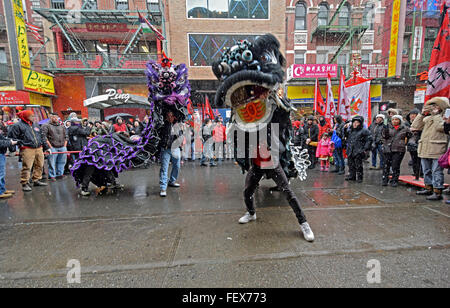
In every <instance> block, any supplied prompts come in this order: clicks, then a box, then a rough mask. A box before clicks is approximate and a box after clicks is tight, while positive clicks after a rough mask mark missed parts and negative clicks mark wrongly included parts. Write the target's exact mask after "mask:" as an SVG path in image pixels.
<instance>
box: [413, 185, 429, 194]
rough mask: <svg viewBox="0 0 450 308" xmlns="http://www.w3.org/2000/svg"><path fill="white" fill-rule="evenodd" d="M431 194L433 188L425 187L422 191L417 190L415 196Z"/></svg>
mask: <svg viewBox="0 0 450 308" xmlns="http://www.w3.org/2000/svg"><path fill="white" fill-rule="evenodd" d="M432 194H433V186H431V185H425V188H424V189H422V190H418V191H417V192H416V195H418V196H431V195H432Z"/></svg>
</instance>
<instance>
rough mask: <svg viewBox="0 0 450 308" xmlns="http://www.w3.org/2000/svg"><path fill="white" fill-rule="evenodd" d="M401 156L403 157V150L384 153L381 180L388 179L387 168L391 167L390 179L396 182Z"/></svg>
mask: <svg viewBox="0 0 450 308" xmlns="http://www.w3.org/2000/svg"><path fill="white" fill-rule="evenodd" d="M403 157H405V152H391V153H384V168H383V181H385V182H387V181H388V179H389V170H390V169H391V167H392V181H393V182H398V177H399V176H400V165H401V164H402V160H403Z"/></svg>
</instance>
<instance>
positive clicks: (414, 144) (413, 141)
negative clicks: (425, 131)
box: [405, 109, 423, 181]
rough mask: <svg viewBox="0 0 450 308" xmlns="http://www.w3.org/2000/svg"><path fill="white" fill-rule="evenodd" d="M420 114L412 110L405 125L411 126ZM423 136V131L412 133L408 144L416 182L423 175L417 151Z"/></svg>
mask: <svg viewBox="0 0 450 308" xmlns="http://www.w3.org/2000/svg"><path fill="white" fill-rule="evenodd" d="M419 113H420V110H419V109H413V110H411V111H410V112H409V113H408V115H407V116H406V121H407V122H406V123H405V125H409V126H411V125H412V123H413V122H414V120H415V118H416V116H417V115H418V114H419ZM421 136H422V131H414V132H412V135H411V137H410V138H409V139H408V144H407V150H408V152H409V155H411V160H412V168H413V174H414V177H415V179H416V181H418V180H419V178H420V175H421V174H423V172H422V166H421V160H420V157H419V155H418V154H417V149H418V148H419V140H420V137H421Z"/></svg>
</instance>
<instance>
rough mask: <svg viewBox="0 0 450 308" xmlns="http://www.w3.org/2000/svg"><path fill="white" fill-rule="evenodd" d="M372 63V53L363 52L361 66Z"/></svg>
mask: <svg viewBox="0 0 450 308" xmlns="http://www.w3.org/2000/svg"><path fill="white" fill-rule="evenodd" d="M371 63H372V53H371V52H363V53H362V54H361V64H371Z"/></svg>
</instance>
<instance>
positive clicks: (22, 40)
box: [11, 0, 30, 68]
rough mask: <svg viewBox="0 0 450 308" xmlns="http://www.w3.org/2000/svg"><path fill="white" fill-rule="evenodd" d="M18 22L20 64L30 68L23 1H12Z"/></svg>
mask: <svg viewBox="0 0 450 308" xmlns="http://www.w3.org/2000/svg"><path fill="white" fill-rule="evenodd" d="M11 1H12V4H13V10H14V18H15V20H16V34H17V46H18V47H19V57H20V63H21V65H22V66H23V67H26V68H30V51H29V49H28V39H27V27H26V25H25V19H24V14H23V7H22V0H11Z"/></svg>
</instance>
